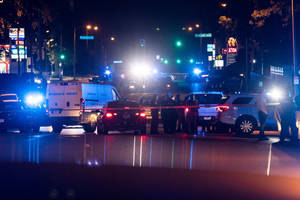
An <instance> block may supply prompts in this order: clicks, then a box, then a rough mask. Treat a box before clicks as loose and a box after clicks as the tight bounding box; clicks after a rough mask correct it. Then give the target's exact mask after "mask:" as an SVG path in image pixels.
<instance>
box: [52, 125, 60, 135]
mask: <svg viewBox="0 0 300 200" xmlns="http://www.w3.org/2000/svg"><path fill="white" fill-rule="evenodd" d="M52 129H53V132H54V133H60V132H61V131H62V129H63V125H62V124H60V123H53V124H52Z"/></svg>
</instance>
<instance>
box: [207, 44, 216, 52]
mask: <svg viewBox="0 0 300 200" xmlns="http://www.w3.org/2000/svg"><path fill="white" fill-rule="evenodd" d="M215 48H216V45H215V44H207V52H213V51H214V50H215Z"/></svg>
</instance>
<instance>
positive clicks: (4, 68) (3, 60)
mask: <svg viewBox="0 0 300 200" xmlns="http://www.w3.org/2000/svg"><path fill="white" fill-rule="evenodd" d="M9 49H10V45H0V73H8V72H9V64H10V59H9Z"/></svg>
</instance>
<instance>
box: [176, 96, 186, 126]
mask: <svg viewBox="0 0 300 200" xmlns="http://www.w3.org/2000/svg"><path fill="white" fill-rule="evenodd" d="M175 103H176V106H181V108H177V109H176V110H177V129H176V132H182V131H183V130H184V129H185V117H184V108H183V102H182V101H181V100H180V94H177V95H176V98H175Z"/></svg>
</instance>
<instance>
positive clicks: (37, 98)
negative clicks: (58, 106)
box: [25, 93, 44, 107]
mask: <svg viewBox="0 0 300 200" xmlns="http://www.w3.org/2000/svg"><path fill="white" fill-rule="evenodd" d="M43 101H44V96H43V95H42V94H38V93H37V94H28V95H27V96H26V97H25V103H26V104H27V105H28V106H30V107H36V106H41V105H42V104H43Z"/></svg>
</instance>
